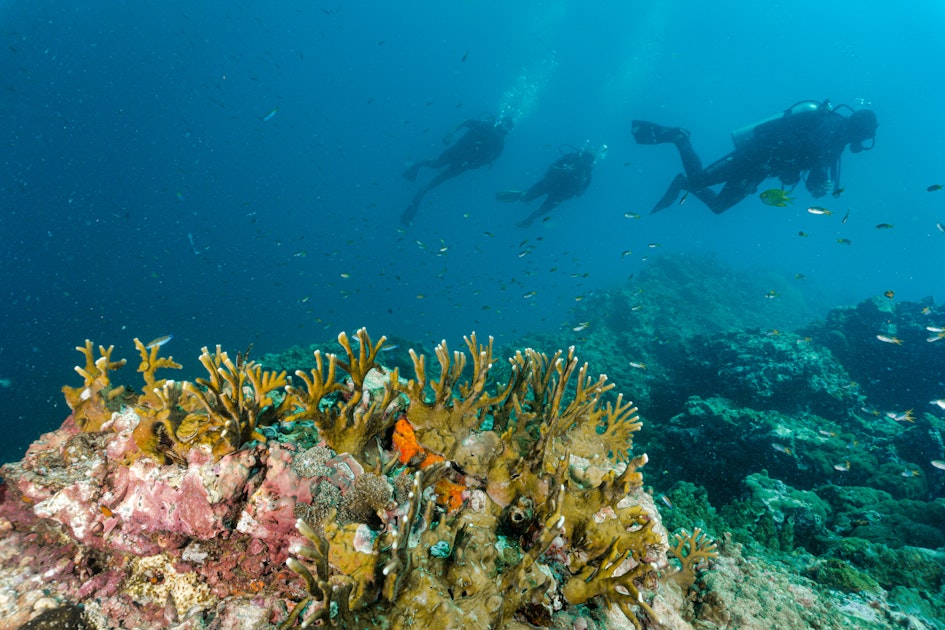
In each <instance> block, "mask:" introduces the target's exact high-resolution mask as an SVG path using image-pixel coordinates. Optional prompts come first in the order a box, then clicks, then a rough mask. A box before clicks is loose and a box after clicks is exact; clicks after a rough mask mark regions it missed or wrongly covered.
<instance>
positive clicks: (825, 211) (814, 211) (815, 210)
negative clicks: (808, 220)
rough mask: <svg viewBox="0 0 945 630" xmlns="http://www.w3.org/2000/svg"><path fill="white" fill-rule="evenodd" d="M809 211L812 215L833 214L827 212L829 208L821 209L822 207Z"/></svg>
mask: <svg viewBox="0 0 945 630" xmlns="http://www.w3.org/2000/svg"><path fill="white" fill-rule="evenodd" d="M807 211H808V212H810V213H811V214H824V215H827V216H830V215H831V214H833V213H832V212H831V211H830V210H827V208H821V207H820V206H811V207H810V208H808V209H807Z"/></svg>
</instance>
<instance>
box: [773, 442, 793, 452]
mask: <svg viewBox="0 0 945 630" xmlns="http://www.w3.org/2000/svg"><path fill="white" fill-rule="evenodd" d="M771 448H773V449H774V450H776V451H777V452H779V453H784V454H785V455H793V454H794V451H793V450H792V449H790V448H788V447H787V446H785V445H784V444H778V443H777V442H773V443H772V444H771Z"/></svg>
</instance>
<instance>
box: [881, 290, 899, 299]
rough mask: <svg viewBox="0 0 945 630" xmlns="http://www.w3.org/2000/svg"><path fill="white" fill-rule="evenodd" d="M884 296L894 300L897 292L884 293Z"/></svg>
mask: <svg viewBox="0 0 945 630" xmlns="http://www.w3.org/2000/svg"><path fill="white" fill-rule="evenodd" d="M883 295H885V296H886V297H888V298H889V299H890V300H891V299H893V298H894V297H896V292H895V291H883Z"/></svg>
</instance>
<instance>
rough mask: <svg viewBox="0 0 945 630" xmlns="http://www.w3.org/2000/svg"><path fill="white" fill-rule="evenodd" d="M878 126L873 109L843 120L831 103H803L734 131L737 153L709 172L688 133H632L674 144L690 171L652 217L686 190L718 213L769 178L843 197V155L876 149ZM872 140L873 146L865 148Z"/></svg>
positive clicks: (639, 126) (649, 126)
mask: <svg viewBox="0 0 945 630" xmlns="http://www.w3.org/2000/svg"><path fill="white" fill-rule="evenodd" d="M840 107H846V108H847V109H850V108H849V107H847V106H846V105H841V106H839V107H838V108H837V109H839V108H840ZM851 111H852V110H851ZM877 126H878V124H877V121H876V114H874V113H873V112H872V111H870V110H868V109H861V110H857V111H853V112H852V113H851V114H850V115H849V116H843V115H841V114H840V113H838V112H837V110H836V109H833V108H832V107H830V103H829V102H828V101H824V102H823V103H818V102H816V101H801V102H799V103H797V104H795V105H793V106H791V107H790V108H788V109H787V110H785V111H784V112H783V113H782V114H780V115H778V116H776V117H773V118H771V119H768V120H766V121H763V122H761V123H759V124H757V125H754V126H750V127H746V128H744V129H740V130H738V131H735V132H733V133H732V140H733V142H734V144H735V150H734V151H732V152H731V153H729V154H728V155H726V156H725V157H723V158H721V159H719V160H716V161H715V162H713V163H712V164H710V165H709V166H707V167H706V168H702V161H701V160H700V159H699V156H697V155H696V152H695V151H694V150H693V149H692V144H691V143H690V142H689V132H688V131H686V130H685V129H681V128H679V127H663V126H661V125H656V124H654V123H650V122H646V121H642V120H634V121H633V123H632V128H631V131H632V133H633V137H634V138H635V139H636V141H637V143H638V144H661V143H664V142H672V143H673V144H675V145H676V148H677V149H678V150H679V156H680V158H681V159H682V163H683V169H684V170H685V174H682V173H680V174H679V175H677V176H676V178H675V179H674V180H673V181H672V183H671V184H670V185H669V188H668V189H667V191H666V193H665V194H664V195H663V197H662V198H661V199H660V200H659V201H658V202H657V204H656V206H654V208H653V212H657V211H659V210H662V209H664V208H668V207H669V206H670V205H672V203H673V201H675V199H676V197H677V196H678V195H679V193H680V191H683V190H687V191H691V192H692V194H693V195H695V196H696V197H698V198H699V199H700V200H701V201H702V202H703V203H704V204H705V205H707V206H708V207H709V209H710V210H712V212H715V213H716V214H719V213H722V212H725V211H726V210H728V209H729V208H731V207H732V206H734V205H735V204H736V203H738V202H739V201H741V200H742V199H744V198H745V197H747V196H748V195H750V194H752V193H754V192H755V190H757V188H758V185H759V184H760V183H761V182H762V181H764V180H765V179H767V178H769V177H776V178H778V179H780V180H781V184H782V186H786V187H790V188H793V187H794V186H796V185H797V184H798V182H800V180H801V178H802V177H804V179H805V185H806V186H807V190H809V191H810V193H811V194H812V195H813V196H814V197H823V196H824V195H826V194H827V193H828V192H831V188H832V192H833V195H834V196H839V194H840V191H841V190H842V189H841V188H840V182H839V179H840V156H841V155H842V154H843V150H844V149H845V148H846V146H847V145H848V144H849V145H850V151H852V152H853V153H859V152H860V151H863V150H868V149H872V148H873V144H875V136H876V127H877ZM867 140H873V143H871V144H870V146H869V147H864V146H863V142H865V141H867ZM805 173H806V177H805V175H804V174H805ZM716 184H724V185H723V186H722V189H721V190H720V191H719V192H715V191H714V190H712V189H710V188H709V187H710V186H713V185H716Z"/></svg>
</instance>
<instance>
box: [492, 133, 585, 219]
mask: <svg viewBox="0 0 945 630" xmlns="http://www.w3.org/2000/svg"><path fill="white" fill-rule="evenodd" d="M595 162H596V157H595V156H594V152H593V151H590V150H588V149H582V150H581V151H577V150H574V151H569V152H568V153H565V154H564V155H562V156H561V157H560V158H558V159H557V160H556V161H555V163H554V164H552V165H551V166H549V167H548V171H547V172H546V173H545V176H544V177H543V178H542V179H541V180H540V181H538V182H536V183H535V184H534V185H533V186H532V187H531V188H529V189H528V190H526V191H524V192H523V191H519V190H506V191H503V192H498V193H496V195H495V198H496V199H497V200H498V201H524V202H526V203H527V202H529V201H532V200H533V199H536V198H538V197H541V196H542V195H547V197H545V201H544V202H543V203H542V204H541V207H540V208H538V209H537V210H535V211H534V212H532V213H531V214H530V215H528V216H527V217H525V219H523V220H522V221H519V222H518V223H516V225H517V226H518V227H528V226H530V225H531V224H532V222H533V221H534V220H535V219H538V218H539V217H543V216H544V215H546V214H548V213H549V212H551V211H552V210H554V209H555V207H557V205H558V204H559V203H561V202H562V201H564V200H565V199H570V198H571V197H580V196H581V195H583V194H584V191H585V190H587V187H588V186H590V184H591V172H592V171H593V170H594V163H595Z"/></svg>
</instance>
